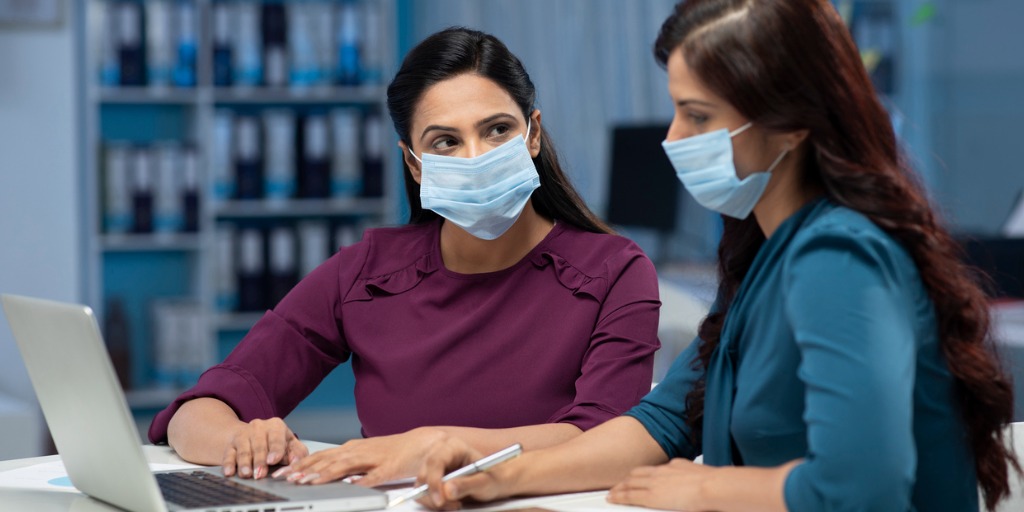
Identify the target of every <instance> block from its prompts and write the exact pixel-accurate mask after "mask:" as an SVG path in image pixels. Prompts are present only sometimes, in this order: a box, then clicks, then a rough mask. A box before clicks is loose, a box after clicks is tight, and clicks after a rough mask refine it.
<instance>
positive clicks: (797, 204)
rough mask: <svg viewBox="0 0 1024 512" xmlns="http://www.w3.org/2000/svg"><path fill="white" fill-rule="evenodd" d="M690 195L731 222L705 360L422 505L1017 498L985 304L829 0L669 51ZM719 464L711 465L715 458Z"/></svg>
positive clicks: (450, 460) (674, 25)
mask: <svg viewBox="0 0 1024 512" xmlns="http://www.w3.org/2000/svg"><path fill="white" fill-rule="evenodd" d="M655 54H656V56H657V58H658V61H659V62H660V63H661V64H662V65H663V66H664V67H665V68H666V69H667V71H668V79H669V83H668V90H669V94H670V96H671V98H672V101H673V103H674V105H675V117H674V119H673V122H672V125H671V127H670V128H669V132H668V135H667V137H666V142H665V144H664V147H665V151H666V154H667V155H668V157H669V159H670V160H671V161H672V163H673V166H674V167H675V169H676V172H677V174H678V176H679V178H680V180H681V181H682V182H683V184H684V186H685V187H686V189H687V190H688V191H689V192H690V193H691V194H692V195H693V196H694V198H695V199H696V200H697V201H698V202H699V203H701V204H703V205H704V206H706V207H708V208H711V209H713V210H715V211H718V212H720V213H722V214H723V215H724V217H723V218H724V220H725V230H724V234H723V237H722V241H721V245H720V247H719V270H720V278H721V279H720V285H719V290H718V298H717V300H716V302H715V305H714V307H713V308H712V312H711V314H710V315H709V316H708V317H707V318H706V319H705V320H704V322H703V323H702V325H701V328H700V333H699V334H700V336H699V339H698V341H696V342H695V343H693V344H692V345H691V346H690V348H689V349H688V350H687V351H686V352H684V353H683V354H682V355H681V356H680V357H679V358H678V359H677V360H676V362H675V364H674V365H673V367H672V368H671V369H670V371H669V373H668V376H667V377H666V379H665V380H664V381H662V382H661V383H660V384H659V385H658V386H657V387H656V388H655V389H654V391H652V392H651V393H650V394H649V395H648V396H647V397H646V398H645V399H644V401H643V402H642V403H641V404H640V405H639V406H637V407H635V408H634V409H632V410H631V411H629V412H628V413H626V415H624V416H623V417H619V418H615V419H613V420H610V421H609V422H607V423H605V424H603V425H601V426H599V427H597V428H595V429H593V430H591V431H589V432H587V433H585V434H583V435H581V436H579V437H577V438H575V439H573V440H571V441H569V442H566V443H564V444H561V445H558V446H555V447H552V448H548V449H544V450H538V451H533V452H530V453H527V454H524V455H523V456H522V457H520V458H519V459H518V460H515V461H512V462H509V463H508V464H505V465H502V466H500V467H498V468H495V469H494V470H492V471H490V472H488V473H485V474H481V475H476V476H471V477H466V478H460V479H455V480H452V481H450V482H447V483H445V484H444V486H443V487H442V486H441V482H440V477H441V475H442V474H443V473H444V470H446V469H451V468H453V467H456V466H461V465H463V464H465V463H467V462H468V461H470V460H473V459H475V458H476V457H478V456H479V454H478V453H474V452H473V451H472V450H470V449H468V448H467V447H465V446H464V445H462V444H460V443H458V442H457V441H451V442H449V443H447V444H444V445H439V446H437V447H435V451H434V454H433V455H432V456H431V457H429V458H428V459H427V462H426V464H425V466H424V467H423V468H422V470H421V472H420V479H421V480H423V481H426V482H427V483H429V484H431V493H430V494H429V495H428V497H427V498H424V500H423V502H424V504H426V505H430V506H435V507H440V506H445V505H447V504H449V502H450V501H458V500H461V499H466V498H472V499H478V500H490V499H494V498H497V497H503V496H510V495H521V494H545V493H558V492H567V491H576V490H585V489H598V488H606V487H611V491H610V493H609V501H612V502H614V503H620V504H628V505H639V506H646V507H653V508H664V509H676V510H721V511H729V510H791V511H804V510H806V511H818V510H892V511H909V510H918V511H936V510H955V511H972V510H978V487H979V486H980V487H981V489H982V491H983V495H984V499H985V505H986V506H987V507H988V508H989V509H992V508H993V507H994V506H995V504H996V503H997V502H998V501H999V500H1000V499H1002V498H1004V497H1005V496H1006V495H1007V493H1008V485H1007V473H1008V468H1009V467H1017V466H1018V464H1017V461H1016V459H1015V458H1014V456H1013V455H1012V453H1011V452H1010V451H1008V449H1007V447H1006V445H1005V443H1004V440H1003V436H1002V432H1003V430H1002V429H1003V427H1004V426H1005V425H1006V424H1007V423H1008V422H1009V421H1010V420H1011V417H1012V403H1013V401H1012V391H1011V386H1010V384H1009V381H1008V379H1007V377H1006V376H1005V375H1004V374H1003V373H1002V371H1001V370H1000V367H999V364H998V362H997V360H996V359H995V357H994V356H993V353H992V352H991V350H990V348H989V347H988V346H987V342H988V337H987V329H988V321H987V308H986V300H985V297H984V294H983V293H982V292H981V291H980V289H979V288H978V286H977V285H976V284H975V283H974V280H973V279H972V274H971V273H970V270H969V269H967V268H966V267H965V266H964V265H963V264H961V263H960V261H959V259H958V250H957V248H956V246H955V244H954V242H953V241H952V239H951V237H950V236H949V234H948V232H947V231H946V230H945V228H943V227H942V226H941V224H940V222H939V221H938V219H937V218H936V215H935V214H934V213H933V212H932V210H931V208H930V206H929V204H928V202H927V199H926V195H925V193H924V191H923V190H922V189H921V187H920V185H919V184H918V182H917V179H916V178H915V177H914V175H913V173H912V171H911V170H910V169H909V168H908V167H907V165H906V163H905V161H904V160H903V159H902V158H901V156H900V154H899V151H898V146H897V141H896V137H895V134H894V133H893V129H892V126H891V124H890V122H889V119H888V116H887V113H886V111H885V109H884V108H883V107H882V105H881V104H880V103H879V101H878V99H877V97H876V93H875V91H874V89H873V87H872V84H871V81H870V79H869V77H868V76H867V74H866V72H865V70H864V67H863V65H862V63H861V60H860V56H859V54H858V51H857V48H856V47H855V45H854V43H853V41H852V40H851V38H850V35H849V33H848V31H847V30H846V28H845V26H844V25H843V23H842V21H841V19H840V18H839V16H838V14H837V13H836V12H835V10H834V8H833V7H832V5H831V3H830V2H829V1H828V0H787V1H785V2H779V1H776V0H690V1H687V2H681V3H680V4H679V5H677V6H676V9H675V11H674V13H673V14H672V15H671V16H670V17H669V18H668V19H667V20H666V21H665V23H664V25H663V26H662V30H661V33H660V35H659V37H658V40H657V42H656V43H655ZM700 454H703V456H704V463H705V464H704V465H698V464H694V463H693V462H690V461H689V460H687V459H692V458H694V457H695V456H697V455H700Z"/></svg>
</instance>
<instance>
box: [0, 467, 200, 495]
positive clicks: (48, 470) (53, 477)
mask: <svg viewBox="0 0 1024 512" xmlns="http://www.w3.org/2000/svg"><path fill="white" fill-rule="evenodd" d="M193 467H195V466H193V465H191V464H157V463H155V462H151V463H150V464H149V470H150V471H167V470H174V469H186V468H193ZM0 487H17V488H19V489H45V490H49V491H62V492H79V491H78V489H75V486H73V485H71V480H70V479H69V478H68V472H67V470H66V469H64V463H63V462H61V461H59V460H58V461H54V462H44V463H42V464H34V465H32V466H25V467H23V468H16V469H10V470H7V471H0Z"/></svg>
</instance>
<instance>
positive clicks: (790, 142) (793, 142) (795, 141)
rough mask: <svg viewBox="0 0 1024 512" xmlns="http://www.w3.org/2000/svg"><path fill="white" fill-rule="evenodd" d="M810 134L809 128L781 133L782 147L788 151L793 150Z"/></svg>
mask: <svg viewBox="0 0 1024 512" xmlns="http://www.w3.org/2000/svg"><path fill="white" fill-rule="evenodd" d="M810 134H811V131H810V130H808V129H803V130H795V131H792V132H785V133H782V134H780V137H781V139H782V140H781V143H782V149H785V150H787V151H793V150H794V149H796V148H797V146H799V145H800V144H801V143H802V142H803V141H805V140H807V136H808V135H810Z"/></svg>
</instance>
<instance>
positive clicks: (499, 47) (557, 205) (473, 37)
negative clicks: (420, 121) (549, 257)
mask: <svg viewBox="0 0 1024 512" xmlns="http://www.w3.org/2000/svg"><path fill="white" fill-rule="evenodd" d="M466 73H476V74H478V75H480V76H482V77H484V78H487V79H490V80H491V81H493V82H494V83H496V84H498V86H500V87H501V88H502V89H504V90H505V92H507V93H508V94H509V95H510V96H512V99H513V100H515V102H516V104H517V105H519V108H520V109H522V112H523V117H526V118H529V117H530V114H531V113H532V112H533V110H534V104H535V102H536V100H537V90H536V88H535V87H534V85H533V81H531V80H530V75H529V74H527V73H526V69H525V68H524V67H523V64H522V62H520V61H519V59H518V58H517V57H516V56H515V55H513V54H512V52H511V51H509V49H508V48H507V47H506V46H505V45H504V44H503V43H502V42H501V41H499V40H498V38H496V37H494V36H492V35H490V34H486V33H484V32H480V31H477V30H470V29H467V28H461V27H452V28H449V29H446V30H442V31H440V32H437V33H436V34H434V35H431V36H430V37H428V38H426V39H424V40H423V41H422V42H421V43H420V44H418V45H416V47H415V48H413V49H412V50H410V51H409V53H408V55H406V56H405V60H404V61H403V62H402V67H401V69H399V70H398V73H397V74H396V75H395V78H394V80H392V81H391V84H390V85H389V86H388V111H389V112H390V113H391V121H392V122H393V123H394V125H395V131H396V132H397V133H398V137H399V138H400V139H401V140H402V141H403V142H405V144H406V145H407V146H409V147H412V140H411V138H410V137H409V130H410V126H411V124H412V114H413V112H414V111H415V110H416V105H417V103H419V100H420V98H422V97H423V93H424V92H426V90H427V89H429V88H430V87H431V86H433V85H434V84H436V83H438V82H442V81H444V80H447V79H449V78H453V77H455V76H458V75H462V74H466ZM535 128H536V126H535ZM540 130H541V141H540V154H538V155H537V158H534V159H533V163H534V165H535V166H536V167H537V174H539V175H540V188H538V189H537V190H535V191H534V192H533V195H532V196H530V197H531V199H532V200H533V207H534V209H535V210H537V213H539V214H541V215H543V216H544V217H547V218H549V219H557V220H559V221H564V222H567V223H569V224H571V225H573V226H575V227H577V228H579V229H582V230H584V231H591V232H594V233H611V232H612V230H611V228H609V227H608V226H607V225H606V224H605V223H604V222H602V221H601V220H600V219H598V217H597V216H596V215H594V213H593V212H591V211H590V208H588V207H587V205H586V203H584V202H583V199H582V198H580V196H579V194H578V193H577V192H576V190H575V189H574V188H573V186H572V184H571V183H570V182H569V178H568V177H567V176H566V175H565V173H564V172H563V171H562V166H561V165H560V164H559V162H558V154H557V153H556V152H555V145H554V142H552V141H551V138H550V137H548V132H547V131H546V130H544V129H543V127H540ZM403 166H404V161H403ZM403 168H404V169H405V194H406V198H407V199H408V200H409V223H411V224H418V223H422V222H428V221H431V220H433V219H436V218H437V217H438V216H437V214H436V213H434V212H432V211H430V210H424V209H423V207H422V205H421V204H420V185H419V183H416V180H414V179H413V178H412V175H411V174H410V173H409V172H408V171H409V169H408V168H407V166H405V167H403Z"/></svg>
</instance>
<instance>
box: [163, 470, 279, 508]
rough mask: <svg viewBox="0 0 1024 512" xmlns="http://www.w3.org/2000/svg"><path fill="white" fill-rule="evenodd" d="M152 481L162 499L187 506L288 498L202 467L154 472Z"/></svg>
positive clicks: (261, 501)
mask: <svg viewBox="0 0 1024 512" xmlns="http://www.w3.org/2000/svg"><path fill="white" fill-rule="evenodd" d="M156 481H157V484H159V485H160V492H161V493H162V494H163V495H164V499H165V500H167V501H168V502H170V503H174V504H176V505H181V506H183V507H187V508H198V507H216V506H221V505H236V504H245V503H268V502H274V501H288V498H285V497H282V496H278V495H276V494H271V493H269V492H265V491H261V490H259V489H255V488H253V487H249V486H247V485H243V484H240V483H238V482H234V481H232V480H230V479H227V478H224V477H222V476H217V475H214V474H211V473H207V472H205V471H192V472H184V471H178V472H175V473H157V474H156Z"/></svg>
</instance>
